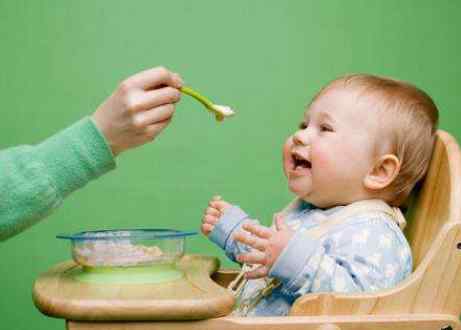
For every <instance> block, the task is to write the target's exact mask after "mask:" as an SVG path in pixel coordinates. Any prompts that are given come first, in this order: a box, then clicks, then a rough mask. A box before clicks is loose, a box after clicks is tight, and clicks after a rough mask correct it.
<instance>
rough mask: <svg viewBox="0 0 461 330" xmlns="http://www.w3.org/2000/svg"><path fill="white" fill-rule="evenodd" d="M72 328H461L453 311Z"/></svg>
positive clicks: (75, 325)
mask: <svg viewBox="0 0 461 330" xmlns="http://www.w3.org/2000/svg"><path fill="white" fill-rule="evenodd" d="M67 326H68V329H69V330H103V329H104V330H179V329H182V330H245V329H248V330H281V329H283V330H336V329H337V330H370V329H373V330H396V329H398V330H416V329H417V330H439V329H443V328H446V327H448V326H451V329H453V330H460V329H461V326H460V323H459V321H458V320H457V319H456V318H455V317H453V316H451V315H437V314H434V315H411V314H406V315H405V314H397V315H379V316H376V315H367V316H316V317H302V316H300V317H290V316H285V317H257V318H237V317H221V318H218V319H210V320H203V321H195V322H194V321H189V322H127V323H106V322H104V323H86V322H68V325H67Z"/></svg>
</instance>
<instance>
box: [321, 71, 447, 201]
mask: <svg viewBox="0 0 461 330" xmlns="http://www.w3.org/2000/svg"><path fill="white" fill-rule="evenodd" d="M336 87H343V88H352V89H353V90H355V91H357V92H359V96H365V97H369V98H370V99H371V100H372V101H373V102H372V106H371V109H370V110H372V111H377V112H378V114H379V115H380V116H379V117H380V118H382V120H383V125H382V126H381V127H383V128H384V127H386V126H387V127H388V132H389V133H390V134H389V137H390V143H391V151H390V152H391V153H393V154H395V156H396V157H397V158H398V159H399V161H400V171H399V173H398V175H397V177H396V178H395V179H394V181H393V182H392V183H391V184H390V186H389V187H388V188H387V189H388V190H389V191H390V192H391V193H392V197H391V200H389V201H388V202H389V203H390V204H391V205H394V206H399V205H401V204H402V203H403V202H404V200H405V199H406V198H407V197H408V195H409V194H410V192H411V190H412V189H413V187H414V186H415V184H416V183H417V182H418V181H419V180H420V179H421V178H423V176H424V175H425V173H426V171H427V169H428V167H429V162H430V160H431V156H432V151H433V148H434V144H435V134H436V130H437V124H438V117H439V114H438V109H437V106H436V105H435V103H434V101H433V100H432V98H431V97H430V96H429V95H427V94H426V93H425V92H424V91H422V90H421V89H419V88H417V87H415V86H413V85H411V84H409V83H407V82H403V81H399V80H395V79H391V78H387V77H379V76H374V75H368V74H353V75H347V76H344V77H341V78H338V79H336V80H334V81H332V82H331V83H330V84H328V85H327V86H325V87H324V88H323V89H322V90H320V92H319V93H318V94H317V95H316V96H315V97H314V100H315V99H316V98H317V97H319V96H320V95H322V94H323V93H325V92H326V91H327V90H329V89H331V88H336Z"/></svg>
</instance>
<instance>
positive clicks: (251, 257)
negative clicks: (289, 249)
mask: <svg viewBox="0 0 461 330" xmlns="http://www.w3.org/2000/svg"><path fill="white" fill-rule="evenodd" d="M237 261H238V262H240V263H242V264H243V263H244V264H249V265H255V264H256V265H264V264H265V263H266V255H265V254H264V253H262V252H259V251H252V252H249V253H243V254H239V255H238V256H237Z"/></svg>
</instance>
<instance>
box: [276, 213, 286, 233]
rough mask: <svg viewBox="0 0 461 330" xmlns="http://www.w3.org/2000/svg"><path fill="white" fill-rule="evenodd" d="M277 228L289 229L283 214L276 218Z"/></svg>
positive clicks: (278, 229) (279, 229)
mask: <svg viewBox="0 0 461 330" xmlns="http://www.w3.org/2000/svg"><path fill="white" fill-rule="evenodd" d="M275 229H276V230H277V231H281V230H285V229H288V226H287V224H286V223H285V219H284V218H283V216H282V215H281V214H279V215H277V216H276V218H275Z"/></svg>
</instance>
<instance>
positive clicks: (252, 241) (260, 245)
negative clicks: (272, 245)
mask: <svg viewBox="0 0 461 330" xmlns="http://www.w3.org/2000/svg"><path fill="white" fill-rule="evenodd" d="M234 239H235V240H236V241H238V242H240V243H242V244H246V245H249V246H251V247H252V248H254V249H256V250H259V251H261V252H264V251H265V250H266V248H267V243H268V242H267V240H265V239H260V238H258V237H256V236H252V235H248V234H246V233H245V232H243V231H239V232H237V233H235V235H234Z"/></svg>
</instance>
